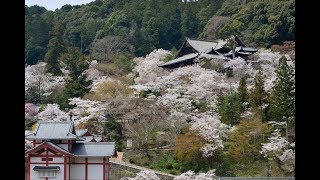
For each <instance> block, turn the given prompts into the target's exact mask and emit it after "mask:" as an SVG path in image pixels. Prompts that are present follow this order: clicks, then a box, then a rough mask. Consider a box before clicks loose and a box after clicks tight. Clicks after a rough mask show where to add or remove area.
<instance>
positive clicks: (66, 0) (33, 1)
mask: <svg viewBox="0 0 320 180" xmlns="http://www.w3.org/2000/svg"><path fill="white" fill-rule="evenodd" d="M91 1H95V0H25V5H27V6H29V7H30V6H33V5H38V6H43V7H45V8H46V9H47V10H51V11H54V10H55V9H56V8H61V7H62V6H63V5H66V4H70V5H81V4H87V3H89V2H91Z"/></svg>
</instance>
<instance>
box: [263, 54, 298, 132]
mask: <svg viewBox="0 0 320 180" xmlns="http://www.w3.org/2000/svg"><path fill="white" fill-rule="evenodd" d="M276 73H277V79H276V82H275V85H274V87H273V91H272V93H271V98H270V99H271V103H270V111H269V112H270V116H271V119H272V120H273V121H286V122H287V124H288V121H289V119H294V115H295V91H294V90H295V86H294V85H295V84H294V73H293V69H292V68H291V67H290V66H289V65H288V63H287V58H286V57H285V56H282V57H281V58H280V59H279V64H278V68H277V70H276ZM287 134H288V132H287ZM287 138H288V135H287Z"/></svg>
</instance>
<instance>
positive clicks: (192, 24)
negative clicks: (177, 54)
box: [181, 2, 199, 38]
mask: <svg viewBox="0 0 320 180" xmlns="http://www.w3.org/2000/svg"><path fill="white" fill-rule="evenodd" d="M198 29H199V22H198V21H197V17H196V2H187V3H184V8H183V11H182V12H181V33H182V36H183V38H185V37H190V38H196V37H197V35H198Z"/></svg>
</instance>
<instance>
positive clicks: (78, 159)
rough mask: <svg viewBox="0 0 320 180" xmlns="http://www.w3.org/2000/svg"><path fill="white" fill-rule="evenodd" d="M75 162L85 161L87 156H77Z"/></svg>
mask: <svg viewBox="0 0 320 180" xmlns="http://www.w3.org/2000/svg"><path fill="white" fill-rule="evenodd" d="M74 162H76V163H85V162H86V160H85V158H82V157H77V158H75V160H74Z"/></svg>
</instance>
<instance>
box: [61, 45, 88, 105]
mask: <svg viewBox="0 0 320 180" xmlns="http://www.w3.org/2000/svg"><path fill="white" fill-rule="evenodd" d="M61 60H62V61H63V62H64V63H65V64H66V65H67V69H68V70H69V71H70V74H69V78H68V79H67V81H66V84H65V89H64V96H65V97H67V98H66V99H65V101H68V99H69V98H73V97H82V96H84V95H85V94H86V93H87V92H89V88H88V86H89V85H90V84H91V81H87V80H86V76H85V75H84V74H82V73H83V71H85V70H86V69H88V67H89V64H88V63H87V60H86V57H85V56H84V55H83V54H82V52H81V50H80V49H79V48H74V47H71V48H68V50H67V52H66V53H64V54H62V55H61Z"/></svg>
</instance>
